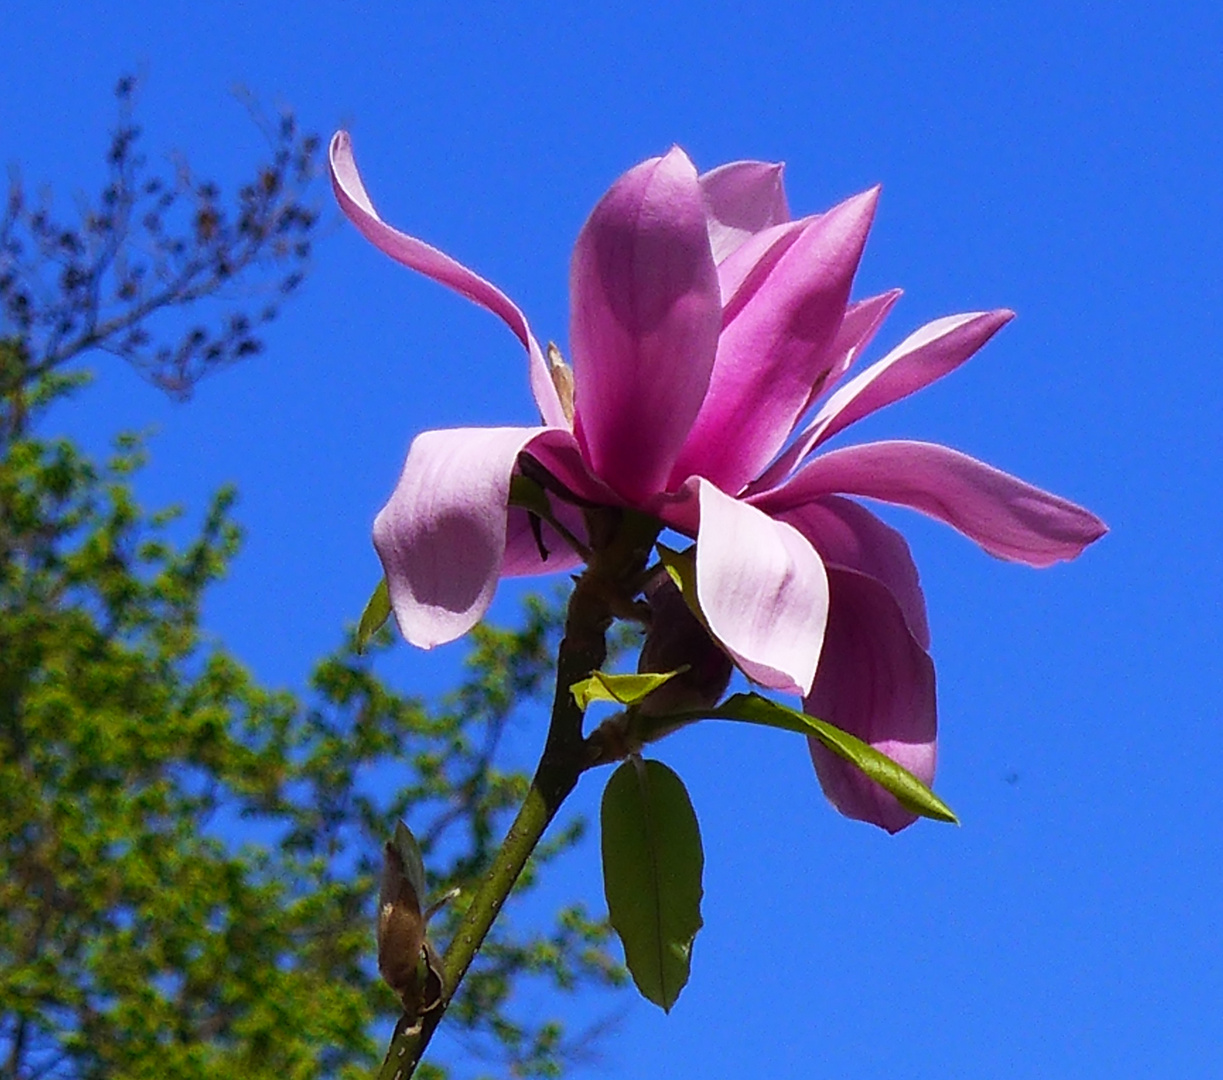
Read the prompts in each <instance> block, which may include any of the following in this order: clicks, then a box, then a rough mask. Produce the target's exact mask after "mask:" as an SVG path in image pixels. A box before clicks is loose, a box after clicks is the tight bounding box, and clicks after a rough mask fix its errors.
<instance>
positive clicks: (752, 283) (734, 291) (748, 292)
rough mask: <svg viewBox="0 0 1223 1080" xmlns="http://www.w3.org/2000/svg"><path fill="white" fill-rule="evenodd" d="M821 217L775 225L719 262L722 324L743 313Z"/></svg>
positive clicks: (816, 216)
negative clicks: (806, 230)
mask: <svg viewBox="0 0 1223 1080" xmlns="http://www.w3.org/2000/svg"><path fill="white" fill-rule="evenodd" d="M818 220H819V215H818V214H812V215H811V216H810V217H805V218H800V219H799V220H798V221H787V222H784V223H782V224H781V225H774V226H773V227H772V228H770V229H765V230H764V231H763V232H758V233H756V235H755V236H751V237H749V238H748V239H747V240H745V241H744V242H743V243H742V244H741V245H740V246H739V247H738V248H736V249H735V251H734V253H733V254H731V255H729V256H728V257H727V258H726V259H724V260H723V261H722V262H720V263H718V289H719V291H720V293H721V296H722V325H723V326H725V325H726V324H727V323H728V322H730V320H731V319H733V318H734V317H735V316H736V315H737V314H739V310H740V309H741V308H742V307H743V305H744V304H746V303H747V301H748V300H750V299H751V298H752V297H753V296H754V295H755V294H756V290H757V289H759V288H760V286H761V285H762V284H763V283H764V282H765V280H767V278H768V276H769V274H770V273H771V272H772V270H773V267H774V266H776V265H777V260H778V259H780V258H781V257H782V256H783V255H784V254H785V253H786V252H787V251H789V250H790V245H792V244H793V243H794V242H795V241H796V240H797V239H798V238H799V237H800V236H801V235H802V234H803V231H804V230H805V229H807V228H809V227H810V226H811V225H812V224H813V223H814V222H816V221H818Z"/></svg>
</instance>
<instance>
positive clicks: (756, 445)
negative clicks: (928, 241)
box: [668, 188, 879, 492]
mask: <svg viewBox="0 0 1223 1080" xmlns="http://www.w3.org/2000/svg"><path fill="white" fill-rule="evenodd" d="M878 197H879V189H878V188H874V189H872V190H870V191H868V192H865V193H863V194H862V195H857V196H855V197H854V198H852V199H848V200H846V201H845V202H843V203H842V204H841V205H840V206H838V207H836V208H835V209H833V210H830V211H829V212H828V213H826V214H824V215H823V216H822V217H820V218H818V219H817V220H816V221H814V222H813V223H812V224H810V225H809V226H808V227H807V228H805V229H804V230H803V231H802V234H801V235H800V236H799V237H798V238H797V239H796V240H795V241H794V243H793V244H792V245H791V246H790V247H789V249H788V250H787V251H786V252H785V254H784V255H782V256H781V258H780V259H779V260H778V261H777V263H776V265H775V266H774V267H773V268H772V270H771V272H770V273H769V275H768V278H767V280H765V281H764V282H763V283H762V284H761V285H760V287H759V288H758V289H756V291H755V293H754V294H753V296H752V297H751V299H750V300H748V301H747V303H746V304H745V305H744V306H743V308H742V309H741V310H740V311H739V312H738V314H736V315H735V316H734V318H733V319H732V320H731V321H730V322H729V323H727V322H726V321H725V318H724V322H723V328H722V334H721V336H720V337H719V339H718V351H717V359H716V360H715V362H714V368H713V375H712V377H711V379H710V382H709V392H708V394H706V396H705V402H704V405H703V406H702V407H701V411H700V413H699V415H698V416H697V418H696V422H695V423H694V424H693V426H692V431H691V432H690V433H689V436H688V440H687V442H686V443H685V444H684V449H683V452H682V453H681V454H680V456H679V460H678V461H677V462H676V465H675V469H674V470H673V471H672V474H671V478H670V483H669V484H668V487H670V488H674V487H676V486H678V484H680V483H682V482H683V481H684V480H685V479H686V478H687V477H689V476H694V475H700V476H704V477H706V478H707V479H709V480H712V481H713V482H714V483H715V484H717V485H718V486H719V487H721V488H722V489H723V490H724V491H730V492H735V491H738V490H740V489H741V488H742V487H743V485H744V484H746V483H747V482H748V481H749V480H750V479H752V477H754V476H756V475H757V474H758V473H759V472H760V470H761V469H762V468H763V467H764V466H765V465H766V464H767V463H768V462H769V461H771V460H772V458H773V456H774V455H775V454H776V453H777V451H778V450H780V449H781V447H782V445H783V444H784V443H785V441H786V438H787V437H788V436H789V434H790V432H791V431H792V430H793V429H794V425H795V423H796V422H797V421H798V419H799V417H800V416H801V415H802V414H803V412H804V411H805V410H806V408H807V402H808V400H809V399H810V397H811V394H812V392H813V387H817V386H820V385H822V384H823V382H824V379H825V378H826V377H827V375H828V373H829V371H830V369H831V367H832V363H833V357H831V356H830V355H829V350H830V346H831V345H832V343H833V341H834V340H835V338H836V335H837V331H838V330H839V329H840V326H841V320H842V318H843V316H844V315H845V305H846V303H847V302H848V300H849V289H850V286H851V284H852V283H853V277H854V273H855V272H856V271H857V269H858V262H859V260H860V259H861V257H862V249H863V247H864V245H865V244H866V235H867V232H868V231H869V229H870V224H871V219H872V218H873V217H874V212H875V204H876V203H877V201H878ZM836 359H837V360H840V357H837V358H836Z"/></svg>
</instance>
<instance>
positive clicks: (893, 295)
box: [804, 289, 903, 411]
mask: <svg viewBox="0 0 1223 1080" xmlns="http://www.w3.org/2000/svg"><path fill="white" fill-rule="evenodd" d="M902 295H903V291H902V290H901V289H889V290H888V291H887V292H885V293H880V294H879V295H878V296H869V297H867V298H866V299H865V300H859V301H857V302H856V303H853V304H850V305H849V307H847V308H846V309H845V318H844V319H843V320H842V321H841V329H840V330H838V331H837V337H836V340H835V341H834V342H833V343H832V348H831V349H829V350H828V351H829V354H830V355H831V356H832V358H833V362H832V370H831V371H829V373H828V378H827V379H826V380H825V381H824V382H823V384H821V385H820V386H817V387H815V389H814V391H813V393H812V395H811V398H810V400H809V401H808V402H807V405H808V407H810V406H811V405H814V404H815V399H816V398H817V397H818V396H819V395H820V394H822V393H823V392H824V391H826V390H827V389H828V388H829V387H830V386H831V385H832V384H833V383H835V382H836V381H837V380H838V379H840V378H841V376H842V375H844V374H845V372H847V371H848V370H849V369H850V367H851V366H853V363H854V361H855V360H857V359H858V357H859V356H861V355H862V353H863V352H865V351H866V347H867V346H868V345H869V344H870V343H871V341H872V340H874V337H875V334H876V332H877V331H878V330H879V327H881V326H882V325H883V320H884V319H886V318H887V317H888V312H890V311H891V310H892V308H893V307H895V305H896V301H897V300H899V299H900V297H901V296H902ZM804 411H806V410H804Z"/></svg>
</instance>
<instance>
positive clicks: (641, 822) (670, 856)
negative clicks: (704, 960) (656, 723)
mask: <svg viewBox="0 0 1223 1080" xmlns="http://www.w3.org/2000/svg"><path fill="white" fill-rule="evenodd" d="M601 820H602V831H603V889H604V892H605V894H606V896H607V909H608V912H609V913H610V917H611V924H612V926H613V927H614V928H615V930H616V933H617V934H619V935H620V940H621V942H622V943H623V944H624V958H625V962H626V963H627V964H628V969H629V971H630V972H631V973H632V975H633V981H634V982H635V983H636V984H637V989H638V990H640V991H641V993H642V996H643V997H645V998H647V999H648V1000H649V1001H652V1002H654V1004H655V1005H658V1006H661V1008H662V1009H663V1010H664V1011H666V1012H670V1011H671V1006H672V1005H674V1004H675V1001H676V999H677V998H678V997H679V992H680V991H681V990H682V989H683V988H684V984H685V983H687V981H688V970H689V965H690V962H691V957H692V942H693V939H694V938H695V937H696V932H697V931H698V930H699V929H700V928H701V925H702V920H701V896H702V894H703V889H702V887H701V873H702V871H703V869H704V866H705V855H704V852H703V851H702V850H701V833H700V827H699V826H698V825H697V820H696V814H695V813H694V812H693V809H692V802H691V800H690V799H689V798H688V792H687V791H686V790H685V788H684V783H683V781H682V780H680V778H679V777H678V776H676V775H675V773H674V772H672V771H671V770H670V769H668V768H667V766H665V765H663V764H662V763H661V762H658V761H642V760H641V759H640V758H632V759H630V760H628V761H626V762H624V763H623V764H622V765H621V766H620V767H619V768H618V769H616V771H615V772H614V773H612V776H611V779H610V780H609V781H608V782H607V788H606V790H605V791H604V792H603V809H602V815H601Z"/></svg>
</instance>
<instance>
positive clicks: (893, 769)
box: [702, 694, 960, 825]
mask: <svg viewBox="0 0 1223 1080" xmlns="http://www.w3.org/2000/svg"><path fill="white" fill-rule="evenodd" d="M702 715H704V716H706V717H710V718H712V719H716V720H739V721H743V722H745V723H748V724H761V725H763V726H764V727H773V728H781V729H782V730H783V731H794V732H797V733H798V734H800V735H809V736H813V737H814V738H816V739H818V740H819V742H820V743H821V744H822V745H823V746H826V747H827V748H828V749H829V750H831V751H832V752H833V753H834V754H837V755H838V756H839V757H842V758H844V759H845V760H846V761H848V762H850V763H851V764H853V765H856V766H857V767H858V768H859V769H861V770H862V771H863V772H864V773H865V774H866V775H867V776H868V777H870V778H871V779H872V780H874V781H875V783H877V784H878V785H879V786H880V787H882V788H884V789H886V790H887V791H890V792H891V793H892V794H893V795H895V796H896V798H897V799H898V800H899V802H900V804H901V806H903V807H905V808H906V809H907V810H910V811H912V812H913V813H914V814H920V815H921V816H922V817H928V818H933V819H934V820H935V821H947V822H951V823H952V824H953V825H958V824H959V823H960V819H959V818H957V817H956V816H955V814H954V813H953V812H952V810H951V807H949V806H948V805H947V804H946V803H945V802H943V800H942V799H940V798H939V797H938V796H937V795H935V794H934V792H933V791H931V790H930V789H929V788H928V787H926V785H925V784H923V783H922V782H921V781H920V780H919V779H918V778H917V777H916V776H914V775H913V774H912V773H911V772H909V770H908V769H906V768H904V767H903V766H902V765H898V764H897V763H896V762H894V761H893V760H892V759H891V758H890V757H888V756H887V755H886V754H882V753H880V752H879V751H878V750H876V749H875V748H874V747H873V746H871V745H869V744H868V743H864V742H863V741H862V740H861V739H859V738H856V737H855V736H853V735H850V734H849V732H847V731H842V730H841V729H840V728H839V727H834V726H833V725H832V724H829V723H827V722H826V721H823V720H817V719H816V718H815V717H814V716H808V715H807V714H806V713H803V712H799V711H798V710H797V709H791V708H788V707H787V706H785V705H779V704H777V702H775V701H770V700H769V699H768V698H764V697H761V696H760V695H759V694H735V695H734V697H731V698H728V699H727V700H726V701H724V702H723V703H722V704H721V705H719V706H718V707H717V708H716V709H710V710H708V711H707V712H705V713H703V714H702Z"/></svg>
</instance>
